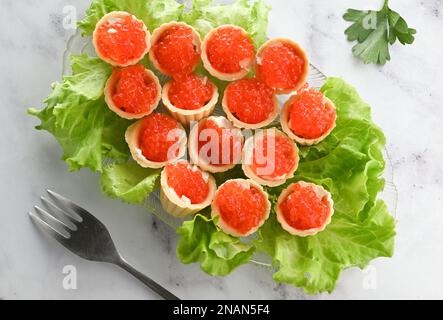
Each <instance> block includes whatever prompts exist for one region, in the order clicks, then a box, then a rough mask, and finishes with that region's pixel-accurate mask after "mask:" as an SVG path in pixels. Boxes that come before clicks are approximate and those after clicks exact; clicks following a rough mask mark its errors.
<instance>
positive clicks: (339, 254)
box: [257, 201, 395, 294]
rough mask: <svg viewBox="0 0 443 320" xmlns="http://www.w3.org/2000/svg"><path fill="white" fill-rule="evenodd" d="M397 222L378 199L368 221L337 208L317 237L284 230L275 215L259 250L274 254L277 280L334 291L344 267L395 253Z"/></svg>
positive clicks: (362, 264) (312, 289) (310, 289)
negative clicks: (352, 216) (331, 218)
mask: <svg viewBox="0 0 443 320" xmlns="http://www.w3.org/2000/svg"><path fill="white" fill-rule="evenodd" d="M394 228H395V223H394V220H393V219H392V217H391V216H390V214H389V213H388V210H387V208H386V205H385V204H384V203H383V201H378V202H377V203H376V205H375V206H374V207H372V208H371V210H370V212H369V216H368V219H367V220H366V221H365V222H363V223H362V222H358V221H353V220H350V219H348V218H347V216H346V215H342V214H341V213H340V212H337V213H336V214H335V216H334V221H333V223H332V224H331V225H329V226H328V228H327V229H326V230H325V231H324V232H321V233H319V234H318V235H316V236H314V237H308V238H300V237H294V236H291V235H290V234H289V233H287V232H284V231H283V230H282V228H281V226H280V224H279V223H278V222H277V220H276V218H275V215H273V216H272V218H271V219H270V220H269V221H268V222H267V223H266V225H265V226H264V227H263V229H262V231H261V234H262V237H263V239H262V240H260V241H259V242H257V247H258V249H259V250H261V251H264V252H266V253H267V254H269V255H270V256H272V257H273V259H274V263H275V265H276V266H277V268H278V270H277V271H276V273H275V274H274V280H275V281H278V282H282V283H288V284H291V285H294V286H296V287H302V288H304V289H305V291H306V292H307V293H309V294H315V293H318V292H324V291H328V292H332V291H333V290H334V288H335V285H336V282H337V280H338V278H339V276H340V273H341V272H342V270H344V269H346V268H349V267H353V266H357V267H360V268H364V267H366V266H367V265H368V264H369V262H370V261H371V260H373V259H375V258H378V257H390V256H392V254H393V248H394V236H395V231H394Z"/></svg>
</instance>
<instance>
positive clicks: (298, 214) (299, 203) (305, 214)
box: [280, 184, 331, 231]
mask: <svg viewBox="0 0 443 320" xmlns="http://www.w3.org/2000/svg"><path fill="white" fill-rule="evenodd" d="M280 209H281V211H282V213H283V216H284V218H285V220H286V222H287V223H288V224H289V225H290V226H291V227H293V228H295V229H297V230H301V231H305V230H310V229H315V228H320V227H322V226H323V225H324V224H325V222H326V220H327V218H328V215H329V213H330V211H331V208H330V204H329V202H328V199H327V197H323V198H322V199H320V198H319V197H318V196H317V194H316V193H315V191H314V189H313V188H312V186H307V187H302V186H301V185H300V184H296V185H295V186H294V188H293V190H292V193H291V194H290V195H289V196H288V197H287V198H286V199H285V200H284V201H283V202H282V203H281V204H280Z"/></svg>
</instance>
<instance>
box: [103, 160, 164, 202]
mask: <svg viewBox="0 0 443 320" xmlns="http://www.w3.org/2000/svg"><path fill="white" fill-rule="evenodd" d="M159 178H160V170H152V169H145V168H142V167H140V166H139V165H138V164H137V163H135V162H126V163H121V164H112V165H110V166H108V167H106V168H105V169H104V170H103V173H102V175H101V179H100V188H101V190H102V192H103V193H104V194H105V195H107V196H109V197H111V198H113V199H121V200H123V201H124V202H126V203H129V204H143V203H144V201H145V199H146V198H147V197H148V196H149V194H150V193H151V192H153V191H154V190H155V189H156V188H157V187H158V181H159Z"/></svg>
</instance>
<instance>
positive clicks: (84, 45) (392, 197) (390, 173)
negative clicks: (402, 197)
mask: <svg viewBox="0 0 443 320" xmlns="http://www.w3.org/2000/svg"><path fill="white" fill-rule="evenodd" d="M83 53H84V54H88V55H90V56H96V53H95V49H94V47H93V45H92V41H91V37H82V36H81V32H80V31H79V30H77V32H76V33H75V34H74V35H73V36H71V38H70V39H69V40H68V43H67V47H66V50H65V52H64V55H63V75H69V74H70V73H71V64H70V56H71V55H72V54H83ZM157 75H158V76H159V79H160V82H162V84H164V82H166V81H167V80H168V78H167V77H165V76H164V75H161V74H157ZM326 78H327V77H326V75H325V74H323V73H322V72H321V71H320V70H319V69H318V68H316V67H315V66H313V65H312V64H311V71H310V73H309V77H308V83H309V85H310V86H311V87H313V88H317V89H319V88H321V87H322V86H323V84H324V83H325V81H326ZM279 100H280V102H281V104H283V102H284V101H286V100H287V96H280V97H279ZM214 114H215V115H223V116H224V115H225V114H224V112H223V110H222V108H221V106H217V108H216V110H215V111H214ZM275 124H279V123H278V121H277V122H276V123H275ZM384 156H385V159H386V169H385V173H384V177H385V180H386V186H385V189H384V191H383V192H382V193H380V195H379V196H380V198H381V199H383V200H384V201H385V202H386V204H387V206H388V208H389V210H390V212H391V213H392V214H393V216H394V218H396V214H397V201H398V191H397V187H396V186H395V183H394V170H393V166H392V161H391V157H390V156H389V151H388V150H387V149H386V148H385V150H384ZM144 206H145V207H146V208H147V209H148V210H149V211H151V212H152V213H153V214H155V215H156V216H157V217H158V218H159V219H160V220H162V221H163V222H164V223H166V224H167V225H169V226H170V227H171V228H173V229H177V228H178V227H179V226H181V225H182V223H183V220H182V219H177V218H174V217H172V216H171V215H169V214H168V213H167V212H165V211H164V210H163V208H162V205H161V203H160V192H159V191H157V192H154V193H153V194H151V195H150V196H149V197H148V199H146V201H145V204H144ZM251 262H252V263H254V264H256V265H259V266H262V267H266V268H271V267H272V266H271V264H272V261H271V258H270V257H269V256H267V255H264V254H256V255H255V256H254V258H253V260H252V261H251Z"/></svg>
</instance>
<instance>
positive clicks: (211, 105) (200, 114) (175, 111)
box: [162, 79, 219, 126]
mask: <svg viewBox="0 0 443 320" xmlns="http://www.w3.org/2000/svg"><path fill="white" fill-rule="evenodd" d="M207 81H209V83H210V84H211V86H212V87H213V89H214V90H213V92H214V93H213V94H212V98H211V100H210V101H209V102H208V103H207V104H206V105H205V106H203V107H202V108H200V109H197V110H184V109H180V108H177V107H175V106H174V105H173V104H172V103H171V100H169V88H170V87H171V81H169V82H168V83H166V84H165V85H164V87H163V93H162V101H163V105H164V106H165V108H166V109H167V110H168V112H169V113H170V114H171V116H172V117H173V118H174V119H176V120H178V121H180V122H181V123H182V124H183V125H184V126H189V125H190V124H191V123H192V122H197V121H200V120H201V119H203V118H206V117H209V116H210V115H211V114H212V113H213V112H214V110H215V107H216V106H217V102H218V98H219V94H218V87H217V86H216V85H215V84H213V83H212V82H211V81H210V80H209V79H208V80H207Z"/></svg>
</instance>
